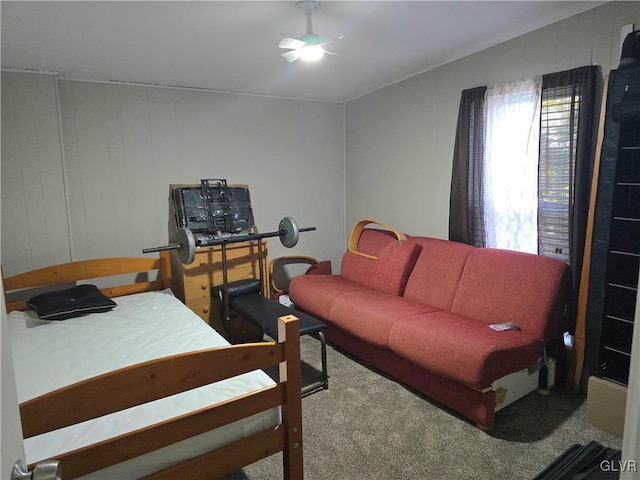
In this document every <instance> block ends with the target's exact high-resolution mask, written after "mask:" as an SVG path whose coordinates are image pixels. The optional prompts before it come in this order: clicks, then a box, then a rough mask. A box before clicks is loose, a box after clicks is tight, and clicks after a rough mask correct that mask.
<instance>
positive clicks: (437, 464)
mask: <svg viewBox="0 0 640 480" xmlns="http://www.w3.org/2000/svg"><path fill="white" fill-rule="evenodd" d="M327 354H328V365H329V375H330V378H329V390H322V391H320V392H318V393H314V394H312V395H310V396H308V397H306V398H304V399H303V400H302V409H303V429H304V430H303V435H304V467H305V479H306V480H325V479H326V480H329V479H331V480H335V479H341V480H343V479H344V480H391V479H393V480H429V479H473V480H481V479H492V480H493V479H510V480H511V479H514V480H515V479H531V478H532V477H534V476H535V475H536V474H538V473H539V472H540V471H542V470H543V469H544V468H545V467H546V466H547V465H548V464H549V463H551V462H552V461H553V460H554V459H555V458H556V457H557V456H558V455H560V454H561V453H562V452H563V451H564V450H566V449H567V448H568V447H569V446H570V445H572V444H574V443H581V444H584V443H587V442H589V441H591V440H597V441H599V442H600V443H602V444H603V445H605V446H607V447H611V448H617V449H620V448H622V440H621V439H620V438H619V437H616V436H614V435H610V434H608V433H606V432H603V431H602V430H599V429H597V428H596V427H594V426H592V425H590V424H588V423H587V422H586V420H585V413H586V402H585V401H584V399H583V398H581V397H576V396H572V395H569V394H568V393H565V392H564V391H561V390H555V391H552V393H551V395H549V396H542V395H538V394H537V393H532V394H530V395H528V396H526V397H525V398H523V399H521V400H519V401H518V402H515V403H514V404H512V405H510V406H508V407H506V408H505V409H504V410H502V411H501V412H499V413H498V414H497V416H496V426H495V428H494V430H493V431H491V432H485V431H482V430H480V429H478V428H476V427H475V426H474V425H473V424H471V423H469V422H468V421H466V420H465V419H463V418H461V417H459V416H458V415H457V414H455V413H453V412H451V411H449V410H446V409H445V408H443V407H441V406H439V405H437V404H435V403H434V402H432V401H430V400H429V399H427V398H425V397H423V396H420V395H418V394H416V393H415V392H413V391H411V390H409V389H407V388H406V387H403V386H402V385H400V384H398V383H396V382H395V381H393V380H392V379H389V378H387V377H385V376H383V375H381V374H380V373H378V372H376V371H373V370H370V369H368V368H367V367H365V366H363V365H361V364H360V363H358V362H357V361H355V360H354V359H352V358H350V357H349V356H347V355H345V354H344V353H342V352H340V351H338V350H336V349H334V348H332V347H328V352H327ZM302 358H303V360H304V363H303V376H304V378H305V380H306V379H311V377H312V376H313V377H317V375H318V371H317V370H319V358H320V355H319V344H318V342H317V341H316V340H314V339H312V338H309V337H303V338H302ZM279 478H282V456H281V455H280V454H278V455H274V456H272V457H269V458H267V459H264V460H261V461H259V462H256V463H254V464H252V465H249V466H248V467H246V468H245V469H243V470H242V471H240V472H236V473H234V474H232V475H230V476H228V477H227V478H226V480H276V479H279Z"/></svg>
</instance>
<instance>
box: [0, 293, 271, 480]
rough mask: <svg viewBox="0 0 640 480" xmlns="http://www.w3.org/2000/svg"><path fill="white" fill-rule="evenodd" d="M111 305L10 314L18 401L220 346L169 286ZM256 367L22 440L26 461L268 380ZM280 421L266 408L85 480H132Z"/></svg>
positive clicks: (252, 388)
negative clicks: (44, 314)
mask: <svg viewBox="0 0 640 480" xmlns="http://www.w3.org/2000/svg"><path fill="white" fill-rule="evenodd" d="M113 300H114V301H115V302H116V304H117V306H116V307H115V308H114V309H113V310H112V311H110V312H107V313H95V314H90V315H87V316H84V317H79V318H72V319H68V320H64V321H46V320H41V319H39V318H38V317H37V316H36V315H35V313H34V312H31V311H28V312H17V311H14V312H11V313H10V314H9V319H8V320H9V321H8V323H9V332H10V336H11V350H12V355H13V363H14V369H15V377H16V387H17V393H18V401H19V402H24V401H26V400H29V399H31V398H35V397H37V396H39V395H42V394H44V393H47V392H50V391H52V390H55V389H57V388H61V387H64V386H66V385H70V384H73V383H75V382H78V381H81V380H85V379H87V378H91V377H94V376H96V375H100V374H102V373H106V372H109V371H112V370H115V369H118V368H123V367H127V366H130V365H134V364H137V363H140V362H145V361H148V360H153V359H156V358H161V357H165V356H168V355H174V354H178V353H184V352H189V351H195V350H200V349H206V348H211V347H221V346H227V345H229V343H228V342H227V341H226V340H225V339H224V338H223V337H222V336H220V335H219V334H218V333H217V332H216V331H215V330H213V329H212V328H210V327H209V326H208V325H207V324H205V323H204V322H203V321H202V320H201V319H200V318H199V317H198V316H196V315H195V314H194V313H193V312H192V311H191V310H189V309H188V308H187V307H186V306H185V305H184V304H182V303H181V302H180V301H179V300H178V299H176V298H175V297H174V296H173V294H172V293H171V291H170V290H165V291H160V292H146V293H141V294H135V295H128V296H124V297H116V298H114V299H113ZM273 384H274V382H273V380H272V379H271V378H270V377H269V376H268V375H266V374H265V373H264V372H263V371H261V370H256V371H254V372H250V373H246V374H244V375H239V376H237V377H233V378H230V379H227V380H224V381H220V382H217V383H215V384H212V385H207V386H204V387H201V388H198V389H194V390H191V391H188V392H184V393H181V394H178V395H173V396H171V397H167V398H163V399H161V400H157V401H154V402H150V403H148V404H144V405H138V406H136V407H133V408H130V409H127V410H124V411H121V412H117V413H114V414H111V415H106V416H104V417H101V418H98V419H94V420H90V421H87V422H83V423H80V424H77V425H73V426H70V427H66V428H63V429H60V430H56V431H54V432H49V433H45V434H42V435H38V436H36V437H32V438H29V439H26V440H25V442H24V448H25V455H26V460H27V463H33V462H37V461H39V460H43V459H46V458H55V457H56V455H59V454H60V453H63V452H67V451H71V450H74V449H76V448H80V447H83V446H86V445H91V444H93V443H95V442H99V441H102V440H105V439H108V438H111V437H113V436H116V435H121V434H125V433H128V432H131V431H133V430H136V429H139V428H143V427H145V426H148V425H151V424H154V423H158V422H161V421H164V420H167V419H170V418H173V417H176V416H179V415H182V414H185V413H188V412H190V411H193V410H196V409H199V408H202V407H205V406H209V405H212V404H216V403H218V402H221V401H224V400H229V399H231V398H234V397H237V396H240V395H244V394H246V393H249V392H251V391H255V390H257V389H260V388H264V387H267V386H270V385H273ZM279 422H280V410H279V409H278V408H275V409H270V410H267V411H265V412H261V413H259V414H256V415H253V416H251V417H248V418H246V419H243V420H241V421H238V422H234V423H232V424H229V425H226V426H224V427H221V428H219V429H216V430H214V431H211V432H207V433H204V434H202V435H198V436H197V437H192V438H190V439H188V440H185V441H182V442H179V443H176V444H174V445H171V446H168V447H165V448H162V449H160V450H156V451H154V452H151V453H149V454H146V455H144V456H141V457H138V458H136V459H132V460H129V461H127V462H123V463H121V464H118V465H115V466H112V467H109V468H107V469H104V470H101V471H99V472H94V473H92V474H90V475H87V476H85V477H83V478H85V479H114V478H118V479H126V478H137V477H140V476H143V475H146V474H149V473H152V472H154V471H157V470H159V469H161V468H165V467H168V466H170V465H172V464H174V463H176V462H177V461H179V460H181V459H185V458H190V457H193V456H195V455H199V454H201V453H204V452H206V451H209V450H211V449H213V448H216V447H218V446H222V445H225V444H227V443H230V442H232V441H234V440H238V439H240V438H243V437H245V436H248V435H251V434H253V433H256V432H258V431H261V430H264V429H267V428H270V427H272V426H275V425H277V424H278V423H279Z"/></svg>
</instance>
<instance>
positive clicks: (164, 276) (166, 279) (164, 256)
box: [160, 250, 172, 288]
mask: <svg viewBox="0 0 640 480" xmlns="http://www.w3.org/2000/svg"><path fill="white" fill-rule="evenodd" d="M160 268H161V271H160V275H161V277H160V280H162V288H171V276H172V272H171V254H170V252H169V251H168V250H163V251H162V252H160Z"/></svg>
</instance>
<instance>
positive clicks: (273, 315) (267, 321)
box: [229, 293, 327, 339]
mask: <svg viewBox="0 0 640 480" xmlns="http://www.w3.org/2000/svg"><path fill="white" fill-rule="evenodd" d="M229 307H231V308H232V309H233V310H234V311H235V312H236V313H238V314H239V315H240V316H241V317H244V318H245V319H246V320H249V321H251V322H253V323H255V324H256V325H258V326H259V327H260V328H262V331H263V332H265V333H266V334H267V335H269V336H270V337H271V338H273V339H277V338H278V318H280V317H283V316H285V315H294V316H295V317H297V318H298V319H299V320H300V335H301V336H302V335H308V334H314V333H318V332H319V331H321V330H324V329H325V328H327V325H326V324H325V323H324V322H321V321H320V320H318V319H317V318H314V317H312V316H311V315H307V314H306V313H303V312H300V311H298V310H294V309H292V308H289V307H285V306H284V305H282V304H281V303H279V302H276V301H275V300H270V299H268V298H266V297H263V296H262V295H261V294H260V293H250V294H248V295H240V296H237V297H231V298H229Z"/></svg>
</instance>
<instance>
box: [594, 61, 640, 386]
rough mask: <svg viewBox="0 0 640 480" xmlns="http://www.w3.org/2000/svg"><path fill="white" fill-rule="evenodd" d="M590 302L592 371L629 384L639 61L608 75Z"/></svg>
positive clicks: (638, 193) (639, 248)
mask: <svg viewBox="0 0 640 480" xmlns="http://www.w3.org/2000/svg"><path fill="white" fill-rule="evenodd" d="M606 108H607V111H606V118H605V127H604V138H603V143H602V153H601V157H600V173H599V177H598V193H597V198H596V210H595V222H594V230H593V244H592V256H591V274H590V278H589V300H588V304H587V331H586V334H587V338H586V342H587V343H586V347H587V350H586V352H585V362H586V366H587V369H588V370H589V373H590V374H593V375H596V376H599V377H602V378H606V379H608V380H612V381H614V382H617V383H620V384H623V385H627V383H628V377H629V362H630V360H631V340H632V334H633V328H634V313H635V304H636V296H637V290H638V269H639V267H640V67H628V68H621V69H618V70H613V71H612V72H611V73H610V76H609V85H608V94H607V107H606Z"/></svg>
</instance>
